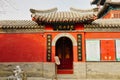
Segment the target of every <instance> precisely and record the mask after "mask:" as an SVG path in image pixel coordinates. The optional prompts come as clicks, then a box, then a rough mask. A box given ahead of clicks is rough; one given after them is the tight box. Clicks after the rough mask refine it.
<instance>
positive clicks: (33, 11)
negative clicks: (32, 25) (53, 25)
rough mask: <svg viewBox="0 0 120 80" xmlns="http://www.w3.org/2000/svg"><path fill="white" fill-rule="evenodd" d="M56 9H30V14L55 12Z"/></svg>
mask: <svg viewBox="0 0 120 80" xmlns="http://www.w3.org/2000/svg"><path fill="white" fill-rule="evenodd" d="M56 11H57V8H52V9H47V10H35V9H30V12H31V13H50V12H56Z"/></svg>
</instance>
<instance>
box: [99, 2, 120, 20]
mask: <svg viewBox="0 0 120 80" xmlns="http://www.w3.org/2000/svg"><path fill="white" fill-rule="evenodd" d="M110 6H114V7H115V6H119V7H120V2H114V1H113V2H112V1H107V2H105V4H104V6H103V7H102V9H101V10H100V11H99V12H98V14H97V16H98V18H100V17H102V16H103V15H104V12H108V9H109V7H110Z"/></svg>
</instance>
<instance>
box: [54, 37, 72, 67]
mask: <svg viewBox="0 0 120 80" xmlns="http://www.w3.org/2000/svg"><path fill="white" fill-rule="evenodd" d="M56 56H58V57H59V59H60V65H59V66H58V69H72V68H73V45H72V41H71V40H70V39H69V38H67V37H61V38H60V39H58V41H57V43H56Z"/></svg>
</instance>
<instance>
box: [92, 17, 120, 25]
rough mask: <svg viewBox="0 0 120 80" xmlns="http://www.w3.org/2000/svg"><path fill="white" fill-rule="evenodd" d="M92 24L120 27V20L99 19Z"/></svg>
mask: <svg viewBox="0 0 120 80" xmlns="http://www.w3.org/2000/svg"><path fill="white" fill-rule="evenodd" d="M92 24H99V25H112V26H113V25H120V19H97V20H95V21H93V22H92Z"/></svg>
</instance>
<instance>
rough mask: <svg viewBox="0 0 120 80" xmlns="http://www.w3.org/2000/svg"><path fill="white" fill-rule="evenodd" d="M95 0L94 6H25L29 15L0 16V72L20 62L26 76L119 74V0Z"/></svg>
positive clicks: (2, 74)
mask: <svg viewBox="0 0 120 80" xmlns="http://www.w3.org/2000/svg"><path fill="white" fill-rule="evenodd" d="M97 1H98V2H99V3H100V4H99V5H103V7H102V8H101V9H100V11H99V12H98V8H95V9H91V10H80V9H75V8H70V11H67V12H59V11H57V8H53V9H49V10H35V9H30V11H31V17H32V21H27V20H3V21H0V32H1V33H0V76H1V77H4V76H7V75H10V71H9V70H11V69H12V68H13V67H14V66H15V65H20V66H21V67H22V68H23V69H24V70H25V71H26V73H27V76H28V77H44V78H50V79H52V78H53V77H54V76H55V73H56V74H58V78H70V79H88V78H91V79H96V78H105V79H108V78H115V79H117V78H119V73H120V69H119V67H120V62H119V61H120V46H119V45H120V2H112V1H107V2H106V1H103V2H100V1H102V0H94V1H93V2H92V4H98V2H97ZM55 56H58V57H59V59H60V65H58V66H57V68H55V59H54V57H55ZM56 71H57V72H56ZM65 74H66V75H65Z"/></svg>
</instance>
